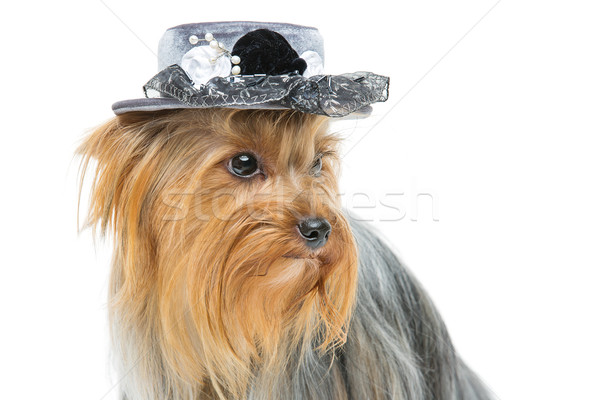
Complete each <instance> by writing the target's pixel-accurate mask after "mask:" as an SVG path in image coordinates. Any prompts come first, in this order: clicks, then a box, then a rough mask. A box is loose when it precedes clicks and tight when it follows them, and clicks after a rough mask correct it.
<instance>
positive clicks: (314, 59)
mask: <svg viewBox="0 0 600 400" xmlns="http://www.w3.org/2000/svg"><path fill="white" fill-rule="evenodd" d="M300 58H303V59H304V61H306V71H304V73H303V74H302V76H304V77H305V78H308V77H309V76H313V75H323V74H324V69H323V59H322V58H321V56H320V55H319V53H317V52H316V51H312V50H307V51H305V52H304V53H302V54H301V55H300Z"/></svg>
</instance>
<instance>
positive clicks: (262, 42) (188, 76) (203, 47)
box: [112, 22, 389, 117]
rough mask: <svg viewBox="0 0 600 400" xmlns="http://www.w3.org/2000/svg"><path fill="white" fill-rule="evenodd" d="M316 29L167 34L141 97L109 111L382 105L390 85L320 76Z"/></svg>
mask: <svg viewBox="0 0 600 400" xmlns="http://www.w3.org/2000/svg"><path fill="white" fill-rule="evenodd" d="M324 58H325V57H324V52H323V39H322V38H321V35H320V34H319V31H318V30H317V29H316V28H312V27H307V26H300V25H293V24H282V23H268V22H210V23H198V24H186V25H179V26H176V27H174V28H170V29H168V30H167V31H166V32H165V34H164V35H163V37H162V38H161V40H160V42H159V46H158V70H159V73H158V74H157V75H155V76H154V77H153V78H152V79H150V81H148V83H146V84H145V85H144V93H145V95H146V97H145V98H140V99H132V100H123V101H119V102H117V103H115V104H113V106H112V109H113V111H114V112H115V114H117V115H119V114H124V113H127V112H131V111H158V110H167V109H179V108H217V107H227V108H239V109H246V108H253V109H295V110H299V111H302V112H306V113H311V114H320V115H327V116H331V117H343V116H347V115H350V114H352V115H362V116H365V115H368V114H369V112H370V109H371V107H370V104H372V103H375V102H380V101H386V100H387V97H388V85H389V78H388V77H385V76H381V75H376V74H373V73H371V72H354V73H347V74H341V75H326V74H325V73H324V71H323V60H324Z"/></svg>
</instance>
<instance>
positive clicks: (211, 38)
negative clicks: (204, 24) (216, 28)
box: [204, 32, 214, 42]
mask: <svg viewBox="0 0 600 400" xmlns="http://www.w3.org/2000/svg"><path fill="white" fill-rule="evenodd" d="M213 39H214V36H213V34H212V33H210V32H208V33H207V34H206V35H204V40H206V41H208V42H212V40H213Z"/></svg>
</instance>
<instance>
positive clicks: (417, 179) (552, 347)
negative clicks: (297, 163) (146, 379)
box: [0, 0, 600, 400]
mask: <svg viewBox="0 0 600 400" xmlns="http://www.w3.org/2000/svg"><path fill="white" fill-rule="evenodd" d="M496 1H497V0H477V1H475V0H471V1H466V0H459V1H442V0H438V1H433V0H418V1H417V0H414V1H404V0H401V1H395V2H391V1H389V2H383V1H360V2H350V1H347V2H335V4H334V2H325V1H323V0H320V1H301V2H300V1H295V2H282V1H278V2H266V1H264V2H259V1H255V2H251V1H246V2H235V1H227V2H225V1H220V2H219V1H213V2H210V1H194V2H192V1H174V0H169V1H167V0H162V1H144V2H127V3H125V2H119V1H116V0H106V1H105V3H102V2H101V1H99V0H98V1H71V2H67V1H46V2H42V1H37V2H19V3H18V4H17V3H16V2H10V3H9V2H4V3H3V5H2V6H1V7H2V10H1V12H0V15H1V16H0V18H1V24H0V29H1V36H0V38H1V39H0V40H1V44H2V46H1V47H0V53H1V54H2V66H1V68H2V74H1V75H0V79H1V80H2V89H1V90H0V92H1V97H0V99H1V100H0V101H1V102H2V106H1V108H0V109H1V110H2V111H1V113H2V114H1V115H2V123H1V126H2V128H1V133H0V138H1V139H0V140H1V142H0V174H1V181H0V182H1V183H2V186H1V187H2V189H1V190H2V191H1V193H2V195H1V196H0V201H1V207H0V213H2V220H1V221H2V222H1V226H2V228H1V230H0V235H1V238H0V239H1V240H0V246H1V251H0V260H1V261H0V262H1V270H0V274H1V276H0V307H1V310H0V312H1V314H0V315H1V316H2V326H1V329H0V335H1V340H0V363H1V371H0V377H1V379H0V381H1V382H2V384H1V385H0V393H1V394H0V397H1V398H5V399H61V400H64V399H92V400H100V399H102V398H105V399H116V393H117V392H116V390H111V388H112V387H113V383H114V382H115V381H116V380H117V379H118V377H111V376H110V374H109V368H108V366H107V365H108V335H107V324H106V301H105V296H106V289H107V278H108V272H109V261H110V259H109V257H110V248H109V246H108V245H107V244H102V242H101V241H99V242H98V243H97V245H96V247H94V244H93V240H92V237H91V234H90V232H88V231H86V232H84V233H82V234H80V235H78V234H77V227H76V207H77V203H76V198H77V192H76V173H77V166H78V162H77V160H73V152H74V149H75V147H76V145H77V143H78V141H79V140H80V139H81V138H82V137H83V135H84V133H85V132H86V130H88V129H90V128H92V127H94V126H96V125H98V124H99V123H101V122H103V121H105V120H106V119H108V118H110V117H111V116H112V113H111V110H110V105H111V104H112V103H113V102H114V101H117V100H122V99H127V98H134V97H139V96H140V95H141V94H142V91H141V87H142V85H143V84H144V83H145V82H146V81H147V80H148V79H149V78H150V77H151V76H153V75H154V73H155V72H156V70H155V68H156V60H155V56H154V55H153V51H155V49H156V46H157V43H158V39H159V38H160V36H161V35H162V33H163V31H164V30H165V29H166V28H168V27H170V26H174V25H177V24H180V23H187V22H200V21H218V20H259V21H279V22H292V23H299V24H306V25H313V26H317V27H319V29H320V30H321V33H322V35H323V36H324V38H325V47H326V69H327V70H328V72H331V73H341V72H350V71H355V70H370V71H374V72H378V73H381V74H386V75H389V76H391V95H390V99H389V101H388V102H387V103H384V104H380V105H376V106H375V113H374V115H373V117H372V118H371V119H369V120H366V121H362V122H360V123H359V124H345V125H344V126H343V129H344V131H343V133H344V135H346V136H347V137H348V140H347V142H346V148H345V152H346V153H347V155H346V156H345V157H344V160H343V161H344V175H343V178H342V189H343V191H344V193H346V194H347V196H346V199H347V201H348V204H347V205H348V206H349V207H352V206H354V208H357V207H359V206H360V209H357V210H355V211H356V212H358V213H359V214H360V215H362V216H364V217H365V218H368V219H373V220H374V223H375V224H376V225H377V226H378V228H379V229H380V230H381V231H382V232H383V233H384V234H385V235H386V236H387V238H388V239H389V241H390V242H392V243H393V244H394V246H395V247H396V248H397V249H398V252H399V254H400V255H401V256H402V258H403V259H404V261H405V262H406V263H407V264H408V265H409V266H410V268H411V269H412V270H413V271H414V272H415V274H416V275H417V276H418V278H419V279H420V280H421V281H422V282H423V284H424V285H425V287H426V288H427V289H428V290H429V292H430V293H431V296H432V297H433V298H434V300H435V301H436V303H437V305H438V306H439V308H440V310H441V312H442V315H443V316H444V317H445V320H446V322H447V324H448V327H449V330H450V332H451V334H452V337H453V339H454V342H455V344H456V347H457V348H458V350H459V351H460V353H461V354H462V355H463V357H464V358H465V359H466V360H467V362H468V363H469V364H470V365H471V366H472V367H473V368H474V369H475V370H476V371H478V372H479V374H480V375H481V376H482V378H483V379H484V380H485V381H486V382H487V383H488V384H489V385H490V386H491V388H492V389H493V390H494V392H495V393H496V394H497V395H498V396H499V398H500V399H502V400H508V399H600V395H599V394H598V388H597V380H598V376H599V372H600V371H599V367H598V359H599V358H600V348H599V344H598V343H599V341H598V337H599V336H600V324H599V317H598V306H599V303H600V301H599V300H600V295H599V294H598V286H600V279H599V278H600V274H599V272H598V271H599V269H600V254H599V250H600V249H599V247H600V246H599V244H600V242H599V239H600V211H599V209H598V205H599V204H600V186H599V182H598V173H599V171H600V159H599V157H598V152H599V150H600V147H599V144H600V143H599V141H598V135H599V134H600V130H599V128H600V118H599V110H600V78H599V71H600V52H599V39H600V24H599V23H598V20H599V16H600V13H599V10H598V8H597V1H583V0H574V1H568V2H567V1H562V2H559V1H549V0H546V1H541V0H539V1H532V0H529V1H527V0H520V1H516V0H501V1H500V2H498V3H496ZM391 4H395V5H394V6H391ZM482 17H483V19H482ZM465 35H466V36H465ZM340 129H342V128H340ZM354 145H356V146H355V147H353V146H354ZM354 193H365V195H362V196H353V195H352V194H354ZM390 193H396V194H397V193H404V195H402V196H400V195H394V196H391V197H389V194H390ZM419 193H427V194H429V195H431V196H430V197H428V196H427V195H421V196H419ZM432 198H433V203H434V208H433V209H432V207H431V199H432ZM382 200H383V202H387V204H392V205H394V207H398V208H400V211H399V210H394V209H391V208H389V207H384V206H382V205H381V201H382ZM401 211H402V212H401ZM404 212H406V216H405V217H404V218H402V219H400V220H396V221H385V220H386V219H398V217H399V216H401V215H402V214H403V213H404ZM434 218H435V219H438V221H434V220H433V219H434ZM103 396H104V397H103Z"/></svg>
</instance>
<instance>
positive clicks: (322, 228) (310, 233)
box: [298, 217, 331, 249]
mask: <svg viewBox="0 0 600 400" xmlns="http://www.w3.org/2000/svg"><path fill="white" fill-rule="evenodd" d="M298 231H299V232H300V235H301V236H302V238H303V239H304V240H305V241H306V245H307V246H308V247H310V248H311V249H318V248H319V247H322V246H323V245H325V243H326V242H327V239H329V235H330V234H331V225H330V224H329V221H327V220H326V219H325V218H314V217H313V218H306V219H303V220H302V221H300V223H299V224H298Z"/></svg>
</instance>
